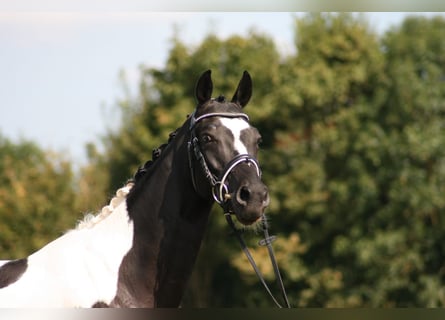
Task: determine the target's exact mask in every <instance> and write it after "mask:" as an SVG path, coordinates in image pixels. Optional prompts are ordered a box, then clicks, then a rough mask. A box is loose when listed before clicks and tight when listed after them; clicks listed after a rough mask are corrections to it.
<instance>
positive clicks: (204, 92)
mask: <svg viewBox="0 0 445 320" xmlns="http://www.w3.org/2000/svg"><path fill="white" fill-rule="evenodd" d="M211 73H212V71H211V70H207V71H206V72H204V73H203V74H202V75H201V77H199V80H198V83H197V84H196V89H195V97H196V100H197V101H198V105H201V104H203V103H204V102H207V101H209V100H210V98H211V97H212V91H213V83H212V77H211Z"/></svg>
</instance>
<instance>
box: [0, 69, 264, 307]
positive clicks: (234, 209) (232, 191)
mask: <svg viewBox="0 0 445 320" xmlns="http://www.w3.org/2000/svg"><path fill="white" fill-rule="evenodd" d="M212 91H213V82H212V79H211V70H207V71H206V72H204V73H203V74H202V75H201V76H200V77H199V79H198V81H197V84H196V87H195V98H196V101H197V105H196V108H195V110H194V111H193V113H192V114H191V115H190V116H188V118H187V119H186V121H185V122H184V124H183V125H182V127H180V128H179V129H177V130H176V131H175V133H174V134H172V135H171V137H170V141H169V142H168V143H167V144H165V145H163V146H162V148H160V149H158V150H157V152H156V156H155V157H153V159H152V160H150V161H148V162H147V163H146V164H145V165H143V166H141V167H140V168H139V169H138V171H137V172H136V174H135V175H134V177H133V179H131V180H129V181H128V182H127V183H126V184H124V186H123V187H122V188H120V189H118V190H117V192H116V194H115V196H114V197H113V198H112V199H111V201H110V203H109V204H108V205H107V206H105V207H104V208H103V209H102V210H101V211H100V212H99V213H97V214H96V215H91V216H87V217H86V218H85V219H84V220H83V221H81V222H80V223H79V224H78V225H77V227H76V228H74V229H72V230H70V231H68V232H66V233H65V234H64V235H62V236H61V237H59V238H57V239H55V240H54V241H52V242H50V243H49V244H47V245H46V246H44V247H43V248H41V249H40V250H38V251H36V252H35V253H33V254H31V255H30V256H28V257H27V258H23V259H18V260H12V261H3V262H1V263H0V306H2V307H115V308H118V307H148V308H155V307H178V306H180V303H181V299H182V296H183V293H184V291H185V289H186V285H187V281H188V279H189V277H190V274H191V272H192V269H193V266H194V263H195V260H196V257H197V254H198V251H199V248H200V245H201V242H202V239H203V235H204V232H205V229H206V225H207V222H208V218H209V213H210V211H211V208H212V206H213V204H214V203H215V202H216V203H218V204H220V205H221V206H222V207H223V208H224V210H225V212H227V213H229V214H230V215H234V216H235V217H236V219H237V220H238V221H239V222H240V223H241V224H243V225H246V226H248V225H252V224H255V223H257V222H258V221H259V220H260V219H261V217H262V216H263V214H264V211H265V209H266V207H267V206H268V204H269V193H268V189H267V187H266V185H265V184H264V183H263V181H262V179H261V170H260V167H259V164H258V161H257V153H258V149H259V146H258V145H259V143H260V141H261V136H260V133H259V132H258V130H257V129H256V128H255V127H253V126H251V125H250V123H249V117H248V115H247V114H246V113H244V112H243V109H244V107H245V106H246V105H247V103H248V102H249V100H250V98H251V95H252V79H251V77H250V75H249V73H248V72H247V71H245V72H244V73H243V75H242V77H241V80H240V81H239V84H238V87H237V88H236V90H235V93H234V95H233V98H232V99H231V100H230V101H228V100H226V98H225V97H224V96H222V95H220V96H219V97H217V98H212Z"/></svg>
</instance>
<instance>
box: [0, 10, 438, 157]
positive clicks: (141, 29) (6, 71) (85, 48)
mask: <svg viewBox="0 0 445 320" xmlns="http://www.w3.org/2000/svg"><path fill="white" fill-rule="evenodd" d="M302 14H303V13H290V12H279V13H276V12H118V11H114V12H106V13H103V12H94V11H89V12H81V11H76V12H26V11H8V12H1V11H0V135H1V136H5V137H7V138H9V139H12V140H13V141H20V139H27V140H32V141H35V142H37V143H38V144H39V145H40V146H41V147H42V148H44V149H50V150H53V151H56V152H60V153H63V154H64V155H65V157H66V158H68V159H70V160H72V161H73V163H74V164H75V165H81V164H84V163H85V162H86V154H85V144H86V143H87V142H95V143H99V140H100V136H101V135H103V134H104V133H105V132H106V130H107V128H111V129H112V128H113V127H115V126H118V121H116V119H115V117H113V110H115V105H116V101H117V100H118V99H119V98H120V97H123V91H122V85H121V82H120V80H119V74H120V73H121V71H122V70H123V71H125V74H126V79H127V82H128V85H129V86H130V89H131V92H132V93H135V92H136V89H135V88H136V87H137V83H138V70H139V67H140V66H141V65H145V66H150V67H157V68H162V67H163V66H164V64H165V61H166V58H167V56H168V53H169V49H170V46H171V43H170V40H171V38H172V36H173V34H174V30H175V26H176V29H177V30H179V37H180V39H181V40H182V41H184V42H185V43H186V44H187V45H190V46H193V45H198V44H199V43H200V41H202V40H203V39H204V37H205V36H206V35H207V34H208V33H209V32H213V33H215V34H216V35H218V36H219V37H222V38H226V37H228V36H230V35H233V34H241V35H246V34H247V33H248V31H249V30H250V29H251V28H254V29H255V30H258V31H260V32H264V33H266V34H268V35H270V36H271V37H273V39H274V41H275V43H276V44H277V47H278V49H279V50H280V51H281V52H282V53H283V54H289V53H292V52H293V50H294V46H293V38H294V34H293V24H294V19H295V17H296V16H301V15H302ZM410 14H413V13H398V12H373V13H366V14H365V17H366V18H367V19H368V21H369V23H370V25H371V27H372V28H373V29H374V30H375V31H376V32H378V33H380V34H382V33H384V32H385V31H386V30H388V29H389V28H390V27H392V26H395V25H397V24H399V23H400V22H401V21H402V20H403V19H404V18H405V17H406V16H407V15H410ZM436 14H442V15H444V14H443V13H422V15H426V16H432V15H436ZM211 67H212V66H209V68H211ZM197 76H198V75H197ZM191 101H192V100H191ZM190 107H191V108H192V107H193V106H192V105H191V106H190Z"/></svg>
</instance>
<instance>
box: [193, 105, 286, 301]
mask: <svg viewBox="0 0 445 320" xmlns="http://www.w3.org/2000/svg"><path fill="white" fill-rule="evenodd" d="M210 117H225V118H243V119H245V120H246V121H247V122H248V121H249V117H248V116H247V115H246V114H245V113H231V112H214V113H207V114H203V115H201V116H199V117H195V114H194V113H193V114H192V115H191V116H190V128H189V130H190V141H189V142H188V158H189V167H190V171H191V176H192V183H193V187H194V189H195V191H196V192H198V189H197V185H196V181H195V168H194V166H193V160H192V158H193V157H195V159H196V160H197V161H198V163H199V166H200V167H201V170H202V171H203V172H204V175H205V176H206V179H207V180H208V181H209V183H210V185H211V187H212V195H213V198H214V200H215V201H216V202H217V203H218V204H219V205H220V206H221V208H222V209H223V211H224V216H225V218H226V220H227V223H228V225H229V226H230V228H231V229H232V230H233V233H234V235H235V236H236V238H237V239H238V242H239V243H240V245H241V249H242V250H243V252H244V254H245V255H246V257H247V259H248V260H249V262H250V264H251V265H252V268H253V269H254V271H255V273H256V275H257V276H258V278H259V280H260V282H261V283H262V285H263V286H264V288H265V289H266V291H267V293H268V294H269V295H270V297H271V298H272V300H273V302H274V303H275V305H276V306H277V307H279V308H283V306H282V305H281V304H280V303H279V302H278V300H277V299H276V298H275V296H274V295H273V294H272V291H271V290H270V288H269V286H268V285H267V283H266V280H265V279H264V277H263V275H262V274H261V272H260V270H259V268H258V266H257V264H256V263H255V260H254V259H253V257H252V255H251V253H250V251H249V249H248V247H247V244H246V242H245V241H244V239H243V237H242V234H241V231H240V230H238V229H237V228H236V226H235V223H234V222H233V220H232V214H233V213H234V212H233V210H231V208H230V205H229V200H230V198H231V197H230V193H229V187H228V185H227V181H226V180H227V178H228V176H229V175H230V173H231V172H232V171H233V170H234V169H235V167H236V166H238V165H239V164H241V163H249V164H253V166H254V167H255V169H256V172H257V174H258V176H259V177H261V170H260V167H259V164H258V161H257V160H256V159H255V158H254V157H252V156H251V155H249V154H239V155H237V156H235V157H234V158H233V159H232V160H230V161H229V163H228V164H227V165H226V167H225V168H224V170H223V171H222V173H221V175H220V176H219V177H218V176H216V175H215V174H213V173H212V172H211V170H210V169H209V167H208V165H207V162H206V159H205V157H204V155H203V153H202V151H201V149H200V147H199V142H198V138H197V137H196V134H195V126H196V124H197V123H198V122H199V121H201V120H202V119H206V118H210ZM261 222H262V229H263V233H264V239H262V240H260V241H259V245H260V246H266V247H267V250H268V253H269V258H270V261H271V263H272V266H273V270H274V273H275V277H276V280H277V284H278V286H279V288H280V291H281V295H282V297H283V300H284V306H285V307H286V308H290V304H289V300H288V298H287V294H286V290H285V288H284V284H283V280H282V277H281V274H280V270H279V268H278V264H277V261H276V258H275V254H274V251H273V248H272V242H273V241H275V240H276V236H270V235H269V229H268V224H267V220H266V217H265V215H264V214H263V215H262V216H261Z"/></svg>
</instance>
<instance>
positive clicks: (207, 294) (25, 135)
mask: <svg viewBox="0 0 445 320" xmlns="http://www.w3.org/2000/svg"><path fill="white" fill-rule="evenodd" d="M444 39H445V15H444V14H440V13H419V14H413V13H409V14H408V13H362V14H358V13H357V14H356V13H335V14H334V13H317V14H308V13H288V12H283V13H144V14H135V13H132V14H130V13H128V14H125V13H110V14H106V15H101V14H86V13H63V14H56V13H32V14H31V13H12V14H0V43H1V44H0V49H1V57H2V59H0V60H1V61H0V69H1V70H2V71H1V73H0V97H1V102H0V259H11V258H20V257H23V256H27V255H29V254H30V253H32V252H33V251H35V250H37V249H38V248H40V247H42V246H44V245H45V244H46V243H48V242H49V241H51V240H52V239H54V238H56V237H58V236H60V235H61V234H62V233H63V232H65V231H66V230H68V229H70V228H72V227H74V225H75V224H76V222H77V221H78V220H80V219H82V217H83V215H84V214H85V213H87V212H96V211H97V210H99V209H100V208H101V207H102V206H104V205H105V204H106V203H107V201H108V200H109V198H110V196H111V195H112V194H114V192H115V190H116V189H117V188H119V187H121V186H122V185H123V183H124V182H125V181H126V180H127V179H128V178H130V177H131V176H132V175H133V173H134V172H135V170H136V169H137V167H138V166H139V165H141V164H142V163H144V162H145V161H147V160H148V159H150V158H151V150H152V149H153V148H156V147H158V146H159V145H161V144H162V143H164V142H166V141H167V139H168V134H169V133H170V132H171V131H173V130H174V129H176V128H177V127H179V126H180V125H182V123H183V122H184V121H185V117H186V115H187V114H189V113H190V112H192V110H193V108H194V105H195V101H194V98H193V92H194V86H195V82H196V79H197V78H198V77H199V75H200V74H201V73H202V72H203V71H204V70H207V69H209V68H210V69H212V71H213V74H212V75H213V79H214V87H215V90H214V91H215V95H217V94H219V93H223V94H226V95H227V96H230V95H231V94H232V93H233V90H234V88H235V87H236V84H237V83H238V81H239V79H240V76H241V74H242V72H243V71H244V70H248V71H249V72H250V74H251V76H252V78H253V81H254V94H253V98H252V100H251V102H250V103H249V105H248V106H247V109H246V112H247V113H248V114H249V115H250V116H251V122H252V124H253V125H255V126H256V127H257V128H258V129H259V131H260V132H261V133H262V136H263V145H262V150H261V152H260V163H261V166H262V169H263V174H264V180H265V182H266V184H267V185H268V186H269V188H270V192H271V205H270V208H269V209H268V211H267V213H268V215H269V217H270V223H271V232H272V233H273V234H276V235H278V240H277V241H276V242H275V251H276V254H277V258H278V263H279V265H280V268H281V270H282V274H283V278H284V281H285V286H286V288H287V291H288V294H289V299H290V302H291V304H292V306H295V307H405V306H406V307H443V306H445V247H444V246H443V245H442V244H443V243H444V242H445V197H444V191H445V135H444V125H445V41H444ZM246 238H247V241H248V242H249V244H250V245H251V247H252V248H253V254H254V256H255V257H256V258H257V259H258V262H259V266H260V268H261V269H262V271H263V273H264V274H265V275H266V278H267V279H268V281H271V283H272V285H273V279H274V277H273V272H272V268H271V266H270V265H269V261H268V257H267V251H266V249H265V248H258V247H257V245H256V243H257V241H258V240H259V235H257V234H255V233H253V232H251V233H247V234H246ZM183 306H184V307H205V306H209V307H210V306H211V307H246V306H272V304H271V301H270V298H269V297H268V296H267V294H266V293H265V292H264V290H263V288H262V287H261V285H260V283H259V281H258V280H257V278H256V276H255V274H254V272H253V270H251V267H250V265H249V264H248V262H247V260H246V259H245V257H244V256H243V255H242V252H241V250H240V248H239V246H238V244H237V242H236V240H235V239H234V238H232V237H231V236H230V230H229V229H228V227H227V225H226V223H225V220H224V218H223V216H222V212H221V210H220V209H219V208H218V207H215V208H214V212H213V213H212V217H211V219H210V223H209V227H208V230H207V233H206V236H205V239H204V242H203V245H202V250H201V252H200V254H199V258H198V262H197V265H196V267H195V271H194V273H193V275H192V278H191V281H190V285H189V288H188V290H187V292H186V295H185V297H184V301H183Z"/></svg>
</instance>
